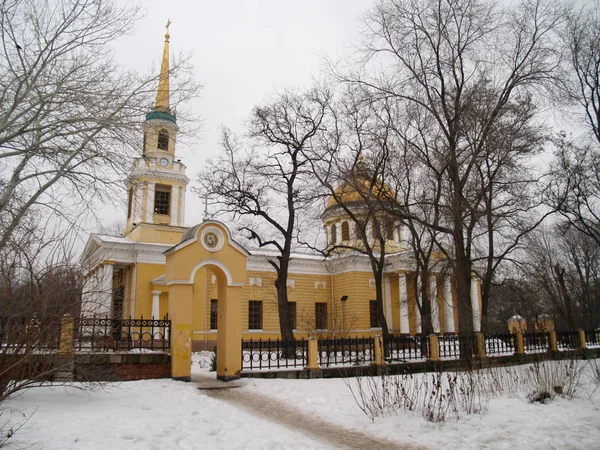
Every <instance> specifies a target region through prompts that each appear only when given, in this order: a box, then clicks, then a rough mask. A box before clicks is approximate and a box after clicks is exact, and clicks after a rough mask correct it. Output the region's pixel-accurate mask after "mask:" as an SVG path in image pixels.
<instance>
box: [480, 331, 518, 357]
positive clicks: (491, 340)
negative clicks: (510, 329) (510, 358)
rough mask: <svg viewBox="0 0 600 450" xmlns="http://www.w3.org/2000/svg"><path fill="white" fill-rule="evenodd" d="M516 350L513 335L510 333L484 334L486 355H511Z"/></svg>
mask: <svg viewBox="0 0 600 450" xmlns="http://www.w3.org/2000/svg"><path fill="white" fill-rule="evenodd" d="M515 351H516V343H515V336H514V335H513V334H510V333H497V334H490V335H485V352H486V355H487V356H492V357H493V356H502V355H512V354H514V353H515Z"/></svg>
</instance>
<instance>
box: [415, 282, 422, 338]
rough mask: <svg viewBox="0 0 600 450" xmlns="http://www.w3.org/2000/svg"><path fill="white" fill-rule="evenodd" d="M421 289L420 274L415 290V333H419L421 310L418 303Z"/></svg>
mask: <svg viewBox="0 0 600 450" xmlns="http://www.w3.org/2000/svg"><path fill="white" fill-rule="evenodd" d="M421 289H423V285H422V283H421V275H419V276H418V277H417V292H415V321H416V324H417V333H421V331H422V328H421V310H420V309H419V305H418V303H419V302H420V301H421Z"/></svg>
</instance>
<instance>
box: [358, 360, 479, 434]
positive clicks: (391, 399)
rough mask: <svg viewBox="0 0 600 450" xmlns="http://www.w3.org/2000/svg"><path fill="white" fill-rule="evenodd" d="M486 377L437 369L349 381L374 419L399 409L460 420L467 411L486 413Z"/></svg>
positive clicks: (436, 418)
mask: <svg viewBox="0 0 600 450" xmlns="http://www.w3.org/2000/svg"><path fill="white" fill-rule="evenodd" d="M482 380H483V378H481V377H479V376H477V375H475V374H474V373H472V372H452V373H450V372H449V373H442V372H436V373H431V374H423V375H422V376H415V375H413V374H412V373H406V374H403V375H391V376H390V375H382V376H380V377H357V378H356V379H354V382H350V381H347V385H348V387H349V388H350V391H351V392H352V395H353V397H354V400H355V401H356V403H357V405H358V406H359V408H360V409H361V410H362V411H363V412H364V413H365V414H366V415H367V416H368V417H370V418H371V420H374V419H375V417H379V416H383V415H386V414H390V413H391V414H397V413H398V411H399V410H404V411H412V412H416V413H418V414H420V415H422V416H423V417H424V418H425V419H426V420H428V421H430V422H444V421H447V420H457V419H459V418H460V417H461V415H463V414H474V413H477V414H480V413H485V412H486V411H487V408H488V404H489V395H488V394H487V392H488V390H487V389H486V388H485V386H481V381H482Z"/></svg>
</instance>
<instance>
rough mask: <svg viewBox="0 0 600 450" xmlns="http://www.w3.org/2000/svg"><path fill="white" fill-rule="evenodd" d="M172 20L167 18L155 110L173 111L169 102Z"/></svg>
mask: <svg viewBox="0 0 600 450" xmlns="http://www.w3.org/2000/svg"><path fill="white" fill-rule="evenodd" d="M170 25H171V21H170V20H167V25H166V27H165V28H166V29H167V34H165V48H164V50H163V57H162V63H161V66H160V78H159V80H158V91H157V92H156V105H155V107H154V110H155V111H164V112H167V113H170V112H171V105H170V103H169V38H170V37H171V36H170V35H169V26H170Z"/></svg>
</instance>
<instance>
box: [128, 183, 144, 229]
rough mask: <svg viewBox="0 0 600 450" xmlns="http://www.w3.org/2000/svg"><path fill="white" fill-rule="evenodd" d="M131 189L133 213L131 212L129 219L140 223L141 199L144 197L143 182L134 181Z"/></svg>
mask: <svg viewBox="0 0 600 450" xmlns="http://www.w3.org/2000/svg"><path fill="white" fill-rule="evenodd" d="M133 189H134V195H133V205H132V207H133V213H132V214H131V216H132V219H131V220H132V222H133V223H140V222H141V221H142V200H143V199H144V184H143V183H135V185H134V187H133Z"/></svg>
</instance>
